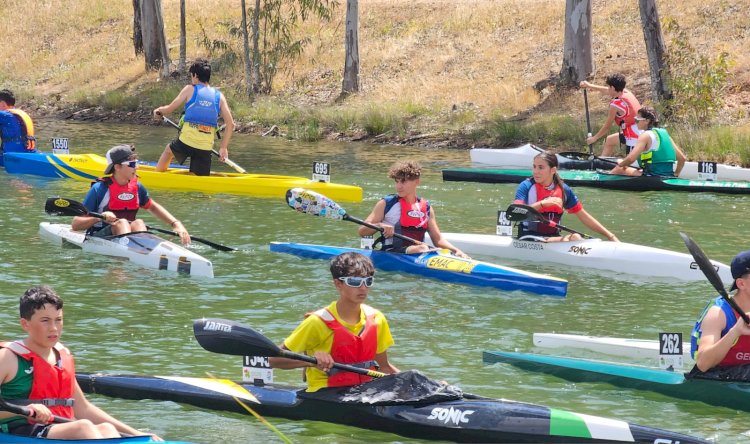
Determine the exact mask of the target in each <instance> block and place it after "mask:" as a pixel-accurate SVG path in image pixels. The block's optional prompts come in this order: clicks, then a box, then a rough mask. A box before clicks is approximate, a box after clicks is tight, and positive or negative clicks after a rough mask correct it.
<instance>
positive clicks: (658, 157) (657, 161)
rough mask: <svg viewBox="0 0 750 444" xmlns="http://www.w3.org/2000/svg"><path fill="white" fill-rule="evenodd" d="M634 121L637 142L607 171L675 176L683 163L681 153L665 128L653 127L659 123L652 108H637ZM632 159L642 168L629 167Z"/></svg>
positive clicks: (621, 173)
mask: <svg viewBox="0 0 750 444" xmlns="http://www.w3.org/2000/svg"><path fill="white" fill-rule="evenodd" d="M635 121H636V124H637V125H638V130H640V131H641V135H640V136H638V142H636V144H635V147H633V149H632V150H631V151H630V153H629V154H628V155H627V157H625V158H624V159H622V160H621V161H620V162H619V163H618V164H617V166H616V167H614V168H612V171H610V173H611V174H620V175H626V176H661V177H677V176H679V175H680V171H682V167H683V166H685V159H686V157H685V153H683V152H682V149H681V148H680V146H679V145H677V143H675V141H674V140H673V139H672V137H670V135H669V133H668V132H667V130H665V129H664V128H656V125H658V124H659V121H658V119H657V118H656V111H655V110H654V109H653V108H651V107H649V106H644V107H643V108H641V109H639V110H638V114H637V115H636V116H635ZM636 160H638V164H639V165H640V167H641V168H642V169H640V170H639V169H637V168H633V167H631V166H630V165H632V164H633V162H635V161H636ZM675 162H676V163H677V165H676V166H675Z"/></svg>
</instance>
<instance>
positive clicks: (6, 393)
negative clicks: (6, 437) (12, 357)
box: [0, 356, 34, 433]
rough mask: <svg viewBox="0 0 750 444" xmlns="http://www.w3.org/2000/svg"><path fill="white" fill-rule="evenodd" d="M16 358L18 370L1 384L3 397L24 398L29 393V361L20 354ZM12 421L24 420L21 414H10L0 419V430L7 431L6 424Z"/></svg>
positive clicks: (30, 383)
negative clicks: (11, 377) (10, 415)
mask: <svg viewBox="0 0 750 444" xmlns="http://www.w3.org/2000/svg"><path fill="white" fill-rule="evenodd" d="M17 358H18V372H16V376H14V377H13V379H11V380H10V381H8V382H6V383H5V384H3V385H2V392H3V398H5V399H8V400H11V399H25V398H28V397H29V393H31V385H32V384H33V382H34V376H33V374H32V373H31V372H30V370H29V369H30V368H31V361H27V360H26V359H23V358H22V357H20V356H17ZM14 422H24V423H25V422H26V418H25V417H23V416H12V417H10V418H5V419H0V431H3V432H4V433H7V426H8V424H10V423H14Z"/></svg>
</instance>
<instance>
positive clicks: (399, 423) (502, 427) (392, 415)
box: [76, 374, 705, 444]
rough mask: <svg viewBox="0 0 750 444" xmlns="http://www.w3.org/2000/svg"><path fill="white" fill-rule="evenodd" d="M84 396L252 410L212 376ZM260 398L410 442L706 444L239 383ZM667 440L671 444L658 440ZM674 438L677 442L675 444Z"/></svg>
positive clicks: (497, 408) (481, 402) (514, 407)
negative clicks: (212, 385) (212, 384)
mask: <svg viewBox="0 0 750 444" xmlns="http://www.w3.org/2000/svg"><path fill="white" fill-rule="evenodd" d="M76 377H77V379H78V383H79V384H80V386H81V388H82V389H83V391H84V392H88V393H98V394H102V395H105V396H113V397H118V398H126V399H157V400H167V401H173V402H180V403H186V404H191V405H195V406H198V407H201V408H209V409H214V410H227V411H233V412H239V413H246V411H245V410H244V409H243V408H242V407H241V406H240V405H239V404H238V403H237V402H235V401H234V400H233V399H232V398H231V396H229V395H227V394H223V393H217V392H214V391H212V390H210V389H204V388H201V381H202V380H206V379H205V378H187V379H191V380H192V381H190V383H185V382H186V381H185V379H186V378H180V381H173V380H172V379H171V378H169V377H148V376H132V375H98V374H94V375H91V374H78V375H77V376H76ZM238 384H239V385H241V386H242V387H243V388H244V389H246V390H247V391H248V392H250V393H252V394H253V395H254V396H255V397H257V398H258V400H259V401H260V404H253V405H252V407H253V409H254V410H256V411H257V412H258V413H259V414H261V415H265V416H275V417H281V418H288V419H293V420H311V421H325V422H331V423H336V424H344V425H350V426H355V427H361V428H366V429H372V430H377V431H383V432H391V433H396V434H399V435H402V436H406V437H411V438H417V439H430V440H443V441H454V442H501V443H567V442H571V443H572V442H576V443H579V442H643V443H654V442H676V441H679V442H681V443H682V444H688V443H698V442H700V443H703V442H705V441H703V440H700V439H697V438H692V437H689V436H686V435H682V434H677V433H673V432H667V431H662V430H658V429H653V428H649V427H643V426H638V425H634V424H628V423H627V422H624V421H617V420H613V419H606V418H599V417H594V416H589V415H583V414H579V413H573V412H566V411H561V410H556V409H550V408H547V407H543V406H538V405H533V404H526V403H520V402H515V401H508V400H496V399H489V398H480V397H476V398H477V399H468V398H464V399H459V400H455V401H443V402H437V403H431V404H427V405H424V404H418V405H414V404H406V405H405V404H400V405H377V406H373V405H369V404H362V403H346V404H343V403H340V402H336V401H332V400H326V399H321V398H316V397H315V395H310V394H306V393H305V392H304V391H301V390H300V389H297V388H291V387H284V386H279V385H273V384H271V385H263V386H257V385H253V384H248V383H238ZM659 439H663V440H665V441H656V440H659ZM669 440H671V441H669Z"/></svg>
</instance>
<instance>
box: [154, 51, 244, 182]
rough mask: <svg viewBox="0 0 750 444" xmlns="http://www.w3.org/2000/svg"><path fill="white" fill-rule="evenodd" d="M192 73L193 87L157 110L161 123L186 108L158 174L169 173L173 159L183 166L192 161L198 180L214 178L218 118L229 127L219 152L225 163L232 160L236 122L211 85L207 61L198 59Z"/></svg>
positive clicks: (224, 102)
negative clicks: (180, 109) (199, 177)
mask: <svg viewBox="0 0 750 444" xmlns="http://www.w3.org/2000/svg"><path fill="white" fill-rule="evenodd" d="M189 72H190V79H191V84H190V85H186V86H185V87H184V88H182V91H180V94H178V95H177V97H175V99H174V100H172V103H170V104H169V105H166V106H160V107H158V108H156V109H155V110H154V117H155V118H156V119H157V120H161V118H162V116H164V115H167V114H170V113H171V112H173V111H174V110H176V109H177V108H178V107H179V106H180V105H183V104H184V105H185V115H184V116H183V117H182V119H181V122H182V125H181V129H180V134H179V136H178V137H177V138H176V139H175V140H173V141H172V142H170V143H169V144H168V145H167V147H166V148H165V149H164V152H163V153H162V154H161V157H160V158H159V163H158V164H157V165H156V171H166V170H167V168H168V167H169V162H171V161H172V158H175V159H176V160H177V161H178V162H179V163H180V164H182V163H184V162H185V160H186V159H187V158H188V157H189V158H190V172H191V173H193V174H195V175H196V176H208V175H209V174H211V150H213V147H214V138H215V137H216V132H217V131H218V128H219V123H218V120H219V116H221V118H222V119H224V124H226V130H225V132H224V137H222V139H221V148H220V149H219V159H221V160H222V161H224V160H225V159H226V158H227V157H228V156H229V150H228V148H229V141H230V140H231V139H232V133H233V132H234V119H232V112H231V111H230V110H229V105H228V104H227V99H226V97H224V94H222V93H220V92H219V91H218V90H217V89H216V88H214V87H212V86H211V85H209V84H208V82H209V80H211V64H209V63H208V61H207V60H205V59H196V60H195V62H193V64H192V65H190V70H189Z"/></svg>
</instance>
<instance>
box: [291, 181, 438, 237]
mask: <svg viewBox="0 0 750 444" xmlns="http://www.w3.org/2000/svg"><path fill="white" fill-rule="evenodd" d="M286 202H287V204H289V206H290V207H291V208H293V209H295V210H297V211H299V212H300V213H305V214H312V215H313V216H321V217H325V218H327V219H335V220H348V221H351V222H354V223H355V224H360V225H364V226H365V227H368V228H372V229H373V230H375V231H378V232H380V233H381V234H382V233H383V232H384V231H385V230H384V229H383V228H381V227H379V226H377V225H373V224H371V223H369V222H365V221H363V220H362V219H357V218H356V217H353V216H350V215H349V214H347V212H346V210H345V209H343V208H341V206H339V204H337V203H336V202H334V201H332V200H331V199H329V198H327V197H325V196H323V195H322V194H320V193H316V192H314V191H310V190H306V189H304V188H291V189H289V190H287V192H286ZM393 237H397V238H399V239H401V240H405V241H409V242H412V243H414V244H417V245H421V244H423V243H424V242H420V241H418V240H416V239H412V238H410V237H407V236H404V235H402V234H399V233H393Z"/></svg>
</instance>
